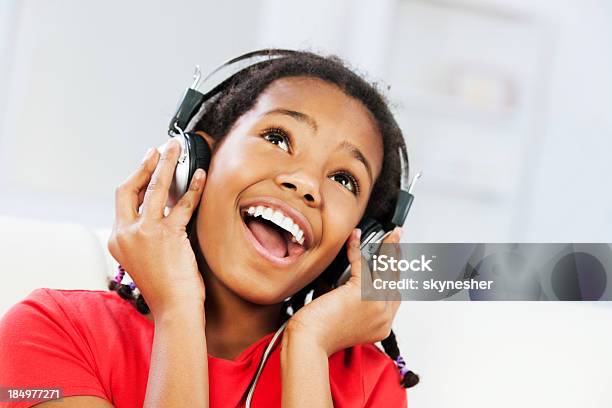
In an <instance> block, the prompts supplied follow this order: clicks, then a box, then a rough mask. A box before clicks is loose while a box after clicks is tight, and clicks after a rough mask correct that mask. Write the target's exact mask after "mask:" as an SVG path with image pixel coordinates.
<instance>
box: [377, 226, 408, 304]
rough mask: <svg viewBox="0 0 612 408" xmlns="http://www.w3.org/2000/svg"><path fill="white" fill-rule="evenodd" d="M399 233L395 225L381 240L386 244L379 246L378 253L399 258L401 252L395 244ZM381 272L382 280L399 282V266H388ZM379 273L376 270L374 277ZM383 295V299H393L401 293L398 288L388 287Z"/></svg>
mask: <svg viewBox="0 0 612 408" xmlns="http://www.w3.org/2000/svg"><path fill="white" fill-rule="evenodd" d="M401 235H402V229H401V228H400V227H395V228H394V229H393V230H392V231H391V233H390V234H389V235H387V237H386V238H385V239H384V240H383V242H382V243H383V244H386V245H382V246H381V248H380V249H379V254H381V255H382V254H384V255H387V256H388V257H389V258H393V259H397V260H400V259H401V252H400V251H399V246H398V245H397V244H398V243H399V240H400V237H401ZM382 274H383V275H384V278H385V279H384V280H386V281H393V282H399V280H400V277H401V276H400V271H399V268H389V269H388V270H387V271H385V272H384V273H382ZM379 275H380V274H379V273H378V271H375V274H374V277H375V278H381V276H379ZM384 296H385V299H388V300H395V299H400V298H401V295H400V292H399V290H398V289H390V288H387V289H386V290H385V293H384Z"/></svg>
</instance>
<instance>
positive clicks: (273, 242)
mask: <svg viewBox="0 0 612 408" xmlns="http://www.w3.org/2000/svg"><path fill="white" fill-rule="evenodd" d="M246 225H247V227H249V229H250V230H251V232H252V233H253V235H254V236H255V238H256V239H257V241H259V243H260V244H261V246H263V247H264V248H266V249H267V250H268V251H270V253H271V254H272V255H274V256H276V257H278V258H284V257H285V256H286V255H287V241H286V239H285V236H284V235H283V234H282V233H281V232H280V231H279V230H278V229H276V228H275V227H273V226H271V225H270V224H268V223H266V222H264V221H261V220H260V219H257V218H255V219H250V220H247V222H246Z"/></svg>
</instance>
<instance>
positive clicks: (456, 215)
mask: <svg viewBox="0 0 612 408" xmlns="http://www.w3.org/2000/svg"><path fill="white" fill-rule="evenodd" d="M610 39H612V2H610V1H606V0H580V1H579V0H566V1H557V0H540V1H527V0H378V1H376V2H373V1H366V0H354V1H350V0H335V1H324V0H310V1H308V2H306V1H302V2H292V1H281V0H250V1H243V2H214V1H209V0H208V1H201V0H197V1H196V0H193V1H191V0H189V1H187V0H183V1H163V2H162V1H151V0H147V1H145V0H137V1H129V2H127V1H118V0H106V1H87V2H84V1H77V0H46V1H43V0H39V1H36V0H3V1H2V2H1V3H0V216H8V217H26V218H29V219H38V220H45V221H53V222H58V221H59V222H76V223H79V224H83V225H85V226H87V227H89V228H92V229H97V230H102V231H107V229H108V228H109V227H110V226H111V224H112V219H113V193H114V188H115V186H117V185H118V184H119V183H121V181H122V180H123V179H124V178H125V177H126V176H127V175H128V174H129V173H131V172H132V170H133V169H134V168H135V167H136V166H137V164H138V163H139V161H140V160H141V157H142V155H143V154H144V152H145V151H146V150H147V148H148V147H150V146H154V145H159V144H161V143H163V142H164V141H165V140H166V138H167V135H166V126H167V123H168V121H169V119H170V117H171V115H172V113H173V110H174V108H175V107H176V103H177V101H178V99H179V97H180V96H181V95H182V92H183V91H184V88H185V87H186V86H188V84H189V83H190V82H191V74H192V72H193V67H194V65H196V64H200V65H201V66H202V69H203V70H204V71H207V70H209V69H211V68H213V67H215V66H216V65H217V64H219V63H220V62H222V61H224V60H226V59H229V58H231V57H233V56H235V55H237V54H239V53H242V52H245V51H248V50H251V49H254V48H260V47H265V46H280V47H297V48H309V49H313V50H315V51H321V52H324V53H336V54H338V55H340V56H342V57H344V58H345V59H347V60H348V61H349V62H350V63H351V64H352V65H353V66H354V67H356V68H357V69H358V70H359V71H361V72H364V73H366V74H367V77H368V78H369V79H371V80H372V81H376V82H378V83H379V84H380V86H381V87H382V88H383V89H386V87H387V86H390V90H389V91H388V94H389V97H390V100H391V102H392V103H393V107H394V112H395V113H396V114H397V118H398V120H399V122H400V123H401V125H402V127H403V130H404V133H405V135H406V140H407V143H408V146H409V150H410V154H411V164H412V169H413V170H422V171H423V173H424V176H423V178H422V179H421V180H420V181H419V184H418V185H417V188H416V196H417V198H416V200H415V204H414V206H413V210H412V213H411V215H410V217H409V219H408V223H407V225H406V227H405V230H404V237H403V238H404V240H405V241H413V242H417V241H421V242H423V241H433V242H453V241H458V242H461V241H463V242H512V241H523V242H529V241H542V242H597V241H601V242H612V189H611V188H610V182H609V180H608V178H609V177H610V174H612V160H610V158H609V156H610V152H611V151H612V115H610V114H609V110H610V107H611V106H612V76H611V75H610V73H611V72H612V46H611V44H610ZM2 273H5V271H3V272H2ZM41 273H44V271H43V272H41ZM23 279H28V278H26V277H23ZM31 280H32V281H31V285H32V286H33V287H37V286H39V285H40V283H39V282H41V280H38V279H37V278H31ZM4 290H7V291H8V290H9V289H8V288H5V289H4ZM3 293H4V292H0V295H3ZM545 303H547V302H541V303H540V304H537V305H534V304H529V303H518V302H516V303H512V304H510V303H502V302H498V303H496V304H494V305H492V304H490V303H487V304H469V303H462V302H449V303H435V304H431V303H424V302H412V303H408V304H404V305H402V309H400V314H399V315H398V318H397V323H396V327H397V333H398V337H399V339H400V343H401V345H402V347H403V350H404V351H405V353H404V354H405V355H406V357H407V359H408V360H409V367H410V368H412V369H414V370H415V371H417V372H418V373H419V374H421V375H422V377H423V383H422V384H421V385H419V386H418V387H417V388H415V389H414V390H413V391H410V392H409V398H410V401H411V406H416V407H435V408H438V407H445V406H455V407H476V406H478V407H489V406H495V407H506V406H507V407H510V406H513V407H514V406H526V407H542V406H555V407H561V406H563V407H573V406H581V407H603V406H610V405H606V404H607V403H608V402H610V401H612V391H611V390H612V387H610V385H612V380H611V379H610V378H611V377H610V376H609V375H607V374H605V373H607V371H606V367H610V366H611V365H612V351H611V349H610V347H609V345H610V344H611V342H612V325H610V306H607V307H606V306H605V305H602V304H597V305H593V304H587V303H586V302H583V303H581V304H567V303H566V304H561V303H547V304H545Z"/></svg>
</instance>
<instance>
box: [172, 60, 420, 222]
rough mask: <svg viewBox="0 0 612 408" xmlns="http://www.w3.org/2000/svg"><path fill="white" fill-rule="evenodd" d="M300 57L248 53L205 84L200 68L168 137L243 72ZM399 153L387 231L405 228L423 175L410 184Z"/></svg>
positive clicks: (220, 68) (403, 155)
mask: <svg viewBox="0 0 612 408" xmlns="http://www.w3.org/2000/svg"><path fill="white" fill-rule="evenodd" d="M297 54H300V52H299V51H294V50H288V49H274V48H267V49H261V50H257V51H252V52H248V53H246V54H242V55H240V56H238V57H235V58H232V59H230V60H228V61H226V62H225V63H223V64H221V65H220V66H218V67H217V68H216V69H214V70H213V71H212V72H211V73H209V74H208V75H207V76H206V77H205V78H204V79H203V80H201V79H202V76H201V72H200V68H199V66H196V70H195V73H194V78H193V83H192V84H191V86H190V87H189V88H187V90H186V92H185V95H184V96H183V98H182V100H181V102H180V104H179V107H178V108H177V111H176V113H175V114H174V116H173V117H172V120H171V121H170V124H169V128H168V134H169V135H170V136H171V137H174V136H176V135H177V134H178V133H181V132H182V131H183V130H186V129H187V127H188V126H190V124H191V121H192V120H199V119H198V118H199V117H200V116H201V114H202V113H203V111H204V110H205V109H206V105H207V104H208V103H212V102H213V101H214V100H215V99H216V97H217V96H218V95H219V94H220V92H221V91H222V90H223V89H224V88H225V87H227V86H228V84H229V82H230V81H231V80H232V79H233V78H234V77H235V76H236V75H237V74H239V73H240V72H242V71H244V70H246V69H248V68H251V67H253V66H255V65H258V64H261V63H265V62H268V61H271V60H275V59H279V58H284V57H288V56H292V55H297ZM398 150H399V151H398V154H399V160H400V166H401V169H400V171H401V175H400V189H399V194H398V197H397V201H396V204H395V210H394V212H393V214H392V215H391V214H390V215H391V217H390V219H388V220H387V222H385V224H387V225H385V226H384V229H385V230H386V229H387V228H391V229H392V227H394V226H402V225H403V224H404V222H405V220H406V216H407V215H408V211H409V210H410V206H411V204H412V199H413V196H412V194H411V191H409V190H411V186H412V184H414V181H415V180H416V179H417V178H419V177H420V173H419V174H417V176H416V177H415V178H414V179H413V181H412V184H409V174H408V153H407V151H406V148H405V147H404V146H402V147H400V148H399V149H398Z"/></svg>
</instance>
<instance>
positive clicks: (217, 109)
mask: <svg viewBox="0 0 612 408" xmlns="http://www.w3.org/2000/svg"><path fill="white" fill-rule="evenodd" d="M192 131H195V132H196V133H197V134H198V135H199V137H202V138H203V139H204V140H205V141H206V143H208V144H209V146H211V149H212V152H213V154H212V159H211V163H210V167H209V169H208V172H207V173H206V174H205V172H204V171H202V170H201V169H199V170H198V171H196V173H195V174H194V177H193V178H192V181H191V184H190V187H189V190H188V191H187V193H186V194H185V195H184V196H183V197H182V198H181V199H180V200H179V202H178V203H177V204H176V205H175V206H174V207H173V208H172V209H171V211H169V212H168V213H167V214H165V213H164V205H165V203H166V200H167V198H168V189H169V186H170V183H171V181H172V177H173V173H174V168H175V166H176V163H177V160H178V157H179V154H180V145H179V144H178V143H176V142H175V141H173V140H171V141H170V142H169V143H168V145H167V148H166V149H165V150H164V152H163V153H162V154H160V153H158V151H157V149H154V148H152V149H150V150H149V151H148V152H147V154H146V156H145V158H144V159H143V162H142V164H141V165H140V167H139V168H138V169H137V170H136V171H135V172H134V173H133V174H132V175H131V176H130V177H129V178H128V179H127V180H126V181H125V182H124V183H123V184H122V185H121V186H120V187H119V188H117V190H116V208H115V212H116V217H115V223H114V226H113V232H112V236H111V238H110V240H109V245H108V246H109V250H110V251H111V253H112V255H113V256H114V257H115V258H116V259H117V260H118V261H119V262H120V264H121V265H122V266H124V267H125V268H126V269H127V270H128V271H129V273H130V276H131V277H132V278H133V280H134V282H133V283H131V284H129V285H126V284H123V283H122V278H123V270H122V271H121V272H120V274H119V275H118V277H117V278H116V280H115V281H113V282H111V283H110V289H112V291H111V292H102V291H87V290H76V291H75V290H50V289H38V290H36V291H34V292H32V294H30V295H29V296H28V298H26V299H25V300H24V301H22V302H20V303H19V304H17V305H16V306H14V307H13V308H12V309H11V310H10V311H9V312H7V314H6V315H5V317H4V318H3V320H2V322H1V324H0V350H1V351H0V386H5V387H6V386H10V387H13V388H16V387H33V386H36V387H39V388H61V391H62V393H63V396H64V404H63V406H65V407H112V406H114V407H138V406H146V407H185V406H193V407H236V406H244V404H245V403H247V404H250V405H251V406H255V407H275V406H281V404H282V406H283V407H331V406H335V407H403V406H406V392H405V390H404V387H409V386H412V385H414V384H416V382H418V377H416V375H414V374H413V373H412V372H410V371H407V370H406V369H405V367H404V366H403V360H402V359H401V357H400V356H399V350H397V344H396V342H395V338H394V337H393V336H392V332H391V335H390V330H391V323H392V320H393V317H394V316H395V313H396V311H397V308H398V307H399V301H397V300H392V299H388V300H386V301H379V302H365V301H361V292H360V291H361V276H360V275H361V264H360V262H361V258H360V253H359V239H360V231H359V230H356V229H355V226H356V225H357V224H358V223H359V221H360V220H361V219H362V218H363V217H364V216H374V217H377V218H380V219H384V218H389V213H390V211H392V209H393V206H394V200H395V197H396V195H397V192H398V188H399V183H400V181H399V178H400V163H399V160H398V155H397V151H398V147H399V146H403V145H404V141H403V137H402V134H401V131H400V130H399V128H398V126H397V124H396V122H395V121H394V119H393V117H392V115H391V113H390V112H389V110H388V108H387V106H386V103H385V101H384V99H383V98H382V97H381V95H380V94H379V93H378V92H377V91H376V89H375V88H374V87H373V86H372V85H370V84H368V83H367V82H365V81H364V80H363V79H362V78H360V77H359V76H357V75H356V74H354V73H353V72H352V71H350V70H349V69H348V68H346V67H345V66H344V65H343V63H342V62H341V61H340V60H339V59H337V58H336V57H321V56H318V55H316V54H313V53H309V52H298V53H295V54H292V55H290V56H287V57H284V58H279V59H275V60H271V61H268V62H266V63H261V64H257V65H255V66H252V67H250V68H248V69H246V70H244V71H242V72H240V73H239V74H237V75H236V76H234V77H233V78H232V80H231V82H230V83H229V85H228V86H227V87H226V88H225V89H224V91H223V92H222V94H221V95H220V96H219V98H217V99H216V100H215V102H214V103H213V104H212V105H211V106H209V107H207V109H206V111H204V112H203V114H202V115H200V117H199V119H198V120H197V123H195V126H194V128H193V129H192ZM277 213H278V214H280V215H277ZM274 217H277V219H276V220H275V219H274ZM286 219H287V220H286ZM271 220H272V222H271ZM279 220H280V222H279ZM284 223H288V224H286V225H285V228H281V227H279V226H278V225H277V224H281V226H282V225H284ZM400 234H401V231H400V230H399V228H397V229H396V230H394V232H393V233H392V234H391V235H389V236H388V237H387V238H386V240H385V242H387V243H395V242H398V241H399V237H400ZM345 243H347V246H346V249H345V250H346V251H347V256H348V258H349V261H350V262H351V266H352V272H351V274H352V275H351V278H350V279H349V281H348V282H347V283H346V284H344V285H342V286H340V287H338V288H336V289H334V290H330V289H331V288H330V287H329V286H328V285H327V284H326V283H325V282H326V280H325V279H323V277H324V276H325V271H326V268H328V266H329V265H330V263H331V262H332V261H333V259H334V258H335V257H336V255H337V254H338V253H339V251H341V250H342V247H343V245H344V244H345ZM311 290H314V293H313V295H312V298H313V300H312V301H310V302H306V296H307V294H308V293H309V292H310V291H311ZM117 294H119V296H117ZM124 299H127V300H129V302H126V301H125V300H124ZM130 303H131V304H130ZM305 303H307V304H305ZM285 323H286V325H285V326H283V325H284V324H285ZM279 327H281V328H282V327H284V331H282V332H281V331H278V329H279ZM279 334H280V338H279V337H278V335H279ZM380 340H383V345H384V346H385V349H386V351H387V353H388V354H389V355H385V354H384V353H382V352H381V351H380V350H379V349H378V348H377V347H375V346H374V345H373V344H372V343H374V342H377V341H380ZM268 346H269V347H268ZM389 356H390V357H391V358H389ZM266 358H267V360H266V363H265V365H264V366H263V370H261V371H260V372H259V370H258V368H259V365H260V362H261V361H262V359H266ZM394 360H395V361H394ZM398 368H399V370H398ZM255 383H256V387H255V388H254V390H255V392H254V393H253V391H252V389H253V387H252V385H253V384H255ZM249 390H251V394H249ZM32 404H33V403H32V402H29V403H28V402H17V403H13V404H12V405H10V406H15V407H26V406H31V405H32ZM47 405H48V406H52V407H55V406H56V405H54V402H45V403H43V404H41V405H40V406H41V407H43V406H47Z"/></svg>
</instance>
